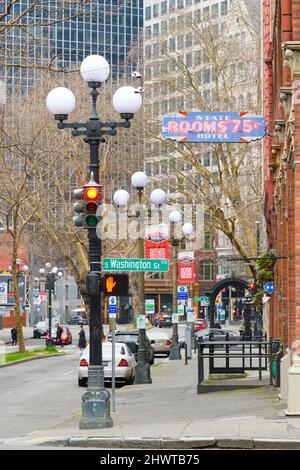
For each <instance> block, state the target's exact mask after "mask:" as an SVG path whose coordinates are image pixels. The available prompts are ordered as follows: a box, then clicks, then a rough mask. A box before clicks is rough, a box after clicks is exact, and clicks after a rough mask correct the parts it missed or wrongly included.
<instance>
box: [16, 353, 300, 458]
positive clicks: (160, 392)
mask: <svg viewBox="0 0 300 470" xmlns="http://www.w3.org/2000/svg"><path fill="white" fill-rule="evenodd" d="M151 375H152V381H153V383H152V384H147V385H132V386H127V387H123V388H119V389H118V388H117V390H116V395H117V400H116V412H115V413H111V415H112V418H113V422H114V426H113V428H109V429H100V430H90V431H85V430H84V431H81V430H79V429H78V422H79V419H80V414H81V410H78V415H77V416H74V417H73V418H71V419H70V420H68V421H67V422H64V423H61V424H60V425H58V426H56V427H55V428H52V429H49V430H45V431H43V432H38V433H34V434H32V435H30V436H27V437H25V438H23V439H22V441H21V440H20V441H19V442H23V443H26V442H27V443H29V442H30V444H31V445H39V444H42V443H43V444H45V443H49V444H50V443H51V445H57V446H59V445H69V446H72V447H77V446H78V447H98V448H101V447H102V448H103V447H105V448H112V447H117V448H121V447H126V448H130V447H135V448H147V447H148V448H184V447H189V448H200V447H209V446H218V447H233V448H252V447H257V448H268V449H269V448H274V447H275V448H282V447H283V448H293V447H294V448H298V449H300V417H287V416H285V413H284V410H285V408H286V403H282V402H280V401H279V399H278V390H277V389H275V388H274V387H273V386H269V385H268V377H267V375H268V374H265V377H264V378H263V386H260V387H259V388H249V389H240V390H234V391H227V390H226V391H221V392H211V393H206V394H201V395H197V393H196V383H197V361H196V358H195V357H194V358H193V359H192V360H191V361H189V363H188V365H185V364H184V360H181V361H169V360H163V362H161V363H159V364H157V365H156V366H153V367H152V368H151ZM241 381H242V382H243V383H244V384H245V383H246V384H247V385H249V386H251V385H252V386H253V385H258V384H259V381H258V379H257V373H256V372H251V375H248V377H247V378H245V379H239V380H238V382H241ZM218 382H220V381H218ZM238 382H237V381H236V380H235V379H232V380H226V381H222V383H225V384H228V385H229V384H234V383H235V384H236V383H238Z"/></svg>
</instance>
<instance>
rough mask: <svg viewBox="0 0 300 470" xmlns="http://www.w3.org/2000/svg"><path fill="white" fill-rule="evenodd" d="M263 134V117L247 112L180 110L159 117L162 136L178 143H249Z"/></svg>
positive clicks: (264, 133) (264, 131)
mask: <svg viewBox="0 0 300 470" xmlns="http://www.w3.org/2000/svg"><path fill="white" fill-rule="evenodd" d="M265 135H266V123H265V119H264V117H263V116H254V115H251V114H248V113H247V112H179V113H177V114H175V115H173V116H164V117H163V118H162V136H163V137H165V138H166V139H170V140H177V141H178V142H186V143H188V142H230V143H233V142H236V143H249V142H251V141H253V140H258V139H261V138H262V137H264V136H265Z"/></svg>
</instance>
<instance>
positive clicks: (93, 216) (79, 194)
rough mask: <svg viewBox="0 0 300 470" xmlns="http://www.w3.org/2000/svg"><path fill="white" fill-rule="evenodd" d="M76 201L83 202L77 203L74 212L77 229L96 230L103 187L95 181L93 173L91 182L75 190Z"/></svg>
mask: <svg viewBox="0 0 300 470" xmlns="http://www.w3.org/2000/svg"><path fill="white" fill-rule="evenodd" d="M74 196H75V199H78V200H81V201H80V202H75V204H74V211H75V212H76V213H77V215H76V216H74V217H73V221H74V224H75V225H76V227H84V228H96V227H97V223H98V222H99V216H98V215H97V209H98V206H99V204H100V202H101V186H100V184H98V183H96V181H95V180H94V175H93V173H91V180H90V181H89V182H88V183H87V184H85V185H84V186H83V187H82V188H79V189H74Z"/></svg>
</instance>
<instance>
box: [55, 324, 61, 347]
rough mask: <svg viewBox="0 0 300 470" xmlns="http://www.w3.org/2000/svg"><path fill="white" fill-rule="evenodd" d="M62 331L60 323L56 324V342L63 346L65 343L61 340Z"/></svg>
mask: <svg viewBox="0 0 300 470" xmlns="http://www.w3.org/2000/svg"><path fill="white" fill-rule="evenodd" d="M62 333H63V329H62V327H61V326H60V325H59V324H57V325H56V344H60V345H61V346H63V344H62V342H61V335H62Z"/></svg>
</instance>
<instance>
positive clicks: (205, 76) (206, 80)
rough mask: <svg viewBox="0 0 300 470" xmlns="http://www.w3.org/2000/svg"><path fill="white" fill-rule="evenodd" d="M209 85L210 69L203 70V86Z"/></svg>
mask: <svg viewBox="0 0 300 470" xmlns="http://www.w3.org/2000/svg"><path fill="white" fill-rule="evenodd" d="M208 83H210V69H206V70H203V84H204V85H207V84H208Z"/></svg>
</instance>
